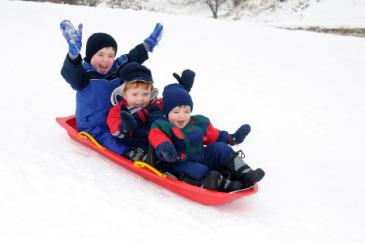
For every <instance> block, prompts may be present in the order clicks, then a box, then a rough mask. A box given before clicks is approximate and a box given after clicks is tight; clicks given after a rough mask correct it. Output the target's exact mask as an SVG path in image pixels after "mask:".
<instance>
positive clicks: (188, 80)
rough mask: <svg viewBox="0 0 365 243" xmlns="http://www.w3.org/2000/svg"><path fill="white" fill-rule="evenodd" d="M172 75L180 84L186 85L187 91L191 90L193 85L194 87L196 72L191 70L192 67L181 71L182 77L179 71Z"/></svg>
mask: <svg viewBox="0 0 365 243" xmlns="http://www.w3.org/2000/svg"><path fill="white" fill-rule="evenodd" d="M172 75H173V76H174V78H176V79H177V81H178V82H179V84H180V85H182V86H184V89H185V90H186V91H188V92H190V90H191V87H193V83H194V79H195V72H193V71H191V70H190V69H185V70H184V71H183V72H182V73H181V77H180V76H179V74H177V73H173V74H172Z"/></svg>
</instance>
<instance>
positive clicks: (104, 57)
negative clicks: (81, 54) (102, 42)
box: [90, 47, 115, 74]
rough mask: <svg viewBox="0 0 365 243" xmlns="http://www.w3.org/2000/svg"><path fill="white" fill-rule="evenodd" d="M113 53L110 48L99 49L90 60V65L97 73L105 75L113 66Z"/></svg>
mask: <svg viewBox="0 0 365 243" xmlns="http://www.w3.org/2000/svg"><path fill="white" fill-rule="evenodd" d="M114 58H115V51H114V49H113V48H112V47H104V48H103V49H100V50H99V51H98V52H97V53H95V55H94V56H93V57H92V58H91V60H90V64H91V65H92V66H93V67H94V68H95V69H96V70H97V71H98V72H99V73H104V74H105V73H107V72H108V71H109V70H110V69H111V68H112V66H113V63H114Z"/></svg>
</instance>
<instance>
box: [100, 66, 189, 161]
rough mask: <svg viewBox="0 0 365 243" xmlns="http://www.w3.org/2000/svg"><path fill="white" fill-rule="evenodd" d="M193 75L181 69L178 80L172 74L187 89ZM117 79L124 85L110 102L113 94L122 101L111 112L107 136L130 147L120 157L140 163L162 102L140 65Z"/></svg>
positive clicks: (128, 69)
mask: <svg viewBox="0 0 365 243" xmlns="http://www.w3.org/2000/svg"><path fill="white" fill-rule="evenodd" d="M194 76H195V74H194V72H192V71H190V70H184V71H183V73H182V75H181V77H180V76H179V75H177V74H176V73H174V77H175V78H176V79H178V81H179V83H181V84H184V85H185V87H186V89H189V90H190V88H191V86H192V84H193V82H194ZM120 79H121V81H122V82H123V84H122V85H121V86H120V87H119V88H117V90H116V91H115V92H113V95H112V103H114V98H115V97H114V96H115V95H119V96H121V97H122V99H121V100H120V101H119V102H118V103H117V104H116V105H114V106H113V107H112V108H111V109H110V111H109V114H108V118H107V125H108V127H109V131H110V133H111V134H112V135H113V136H115V137H117V138H118V139H120V141H121V142H122V143H123V144H125V145H127V146H128V147H129V149H128V150H127V151H126V152H124V154H123V156H125V157H127V158H129V159H131V160H134V161H135V160H143V159H145V158H143V156H144V155H146V154H147V152H148V147H149V142H148V132H149V129H150V127H151V124H152V122H153V121H154V120H156V119H159V118H162V99H161V98H160V99H157V91H156V89H154V87H153V79H152V74H151V71H150V70H149V69H148V68H147V67H145V66H143V65H141V64H139V63H135V62H133V63H129V64H127V65H125V66H124V67H123V68H122V69H121V71H120Z"/></svg>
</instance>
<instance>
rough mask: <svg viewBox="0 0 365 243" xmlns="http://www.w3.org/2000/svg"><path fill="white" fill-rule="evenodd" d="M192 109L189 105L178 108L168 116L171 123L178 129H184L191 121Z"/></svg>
mask: <svg viewBox="0 0 365 243" xmlns="http://www.w3.org/2000/svg"><path fill="white" fill-rule="evenodd" d="M190 116H191V108H190V106H188V105H182V106H176V107H175V108H174V109H172V110H171V111H170V112H169V114H168V119H169V121H170V122H171V123H172V124H174V125H175V126H176V127H178V128H180V129H181V128H184V127H185V126H186V125H187V124H188V123H189V121H190Z"/></svg>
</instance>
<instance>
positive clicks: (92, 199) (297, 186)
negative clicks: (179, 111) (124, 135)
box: [0, 0, 365, 243]
mask: <svg viewBox="0 0 365 243" xmlns="http://www.w3.org/2000/svg"><path fill="white" fill-rule="evenodd" d="M331 2H335V1H334V0H331V1H329V0H326V1H325V0H324V1H323V7H321V8H318V11H320V9H323V10H324V9H327V8H324V4H326V3H327V6H332V7H333V8H332V9H333V11H335V10H336V12H341V11H340V10H341V9H342V7H341V6H343V5H340V4H333V5H332V4H331ZM336 2H340V1H339V0H338V1H336ZM342 2H343V1H342ZM348 2H351V3H353V5H354V6H355V7H354V8H353V11H354V13H359V14H361V12H360V7H361V8H362V9H361V11H362V13H365V12H364V10H365V9H364V4H362V3H361V1H355V0H352V1H348ZM360 3H361V4H360ZM356 4H357V5H356ZM350 5H351V4H350V3H349V4H348V6H350ZM316 11H317V10H316ZM331 11H332V10H331ZM312 12H313V16H314V12H315V9H313V10H312ZM348 13H349V15H348V16H344V15H343V16H342V19H343V20H345V17H347V18H346V21H344V22H346V24H353V25H358V24H359V23H360V24H362V22H361V21H362V20H363V17H362V20H361V21H359V15H357V14H351V12H350V11H348ZM316 16H317V19H316V21H318V20H319V18H320V16H322V19H321V21H322V20H323V23H326V24H329V25H330V24H331V18H329V17H328V16H331V13H325V12H323V14H322V15H321V14H319V12H318V13H317V14H316ZM361 16H363V15H361ZM65 18H67V19H70V20H71V21H72V22H73V23H74V24H78V23H83V24H84V32H83V34H84V41H85V40H86V39H87V37H88V36H89V35H90V34H91V33H93V32H97V31H103V32H107V33H110V34H112V35H113V36H114V37H115V38H116V40H117V42H118V45H119V54H121V53H125V52H127V51H128V50H129V49H130V48H132V47H134V46H135V45H136V44H138V43H140V42H141V41H142V40H143V39H144V38H145V37H146V36H147V35H148V34H149V33H150V31H152V29H153V27H154V24H155V23H156V22H158V21H159V22H161V23H163V24H164V27H165V35H164V36H163V38H162V40H161V44H160V46H158V47H157V48H156V49H155V51H154V53H152V55H151V58H150V59H149V60H148V61H146V62H145V64H146V66H148V67H149V68H151V70H152V72H153V76H154V80H155V82H156V86H157V87H160V89H161V90H162V88H163V87H164V85H166V84H168V83H170V82H174V79H173V77H172V75H171V74H172V73H173V72H181V71H182V70H183V69H185V68H191V69H193V70H195V71H196V73H197V77H196V82H195V84H194V87H193V90H192V96H193V99H194V113H195V114H205V115H207V116H209V117H210V118H211V120H212V121H213V124H214V125H215V126H216V127H218V128H222V129H225V130H228V131H231V132H233V131H234V130H235V129H237V128H238V127H239V126H240V125H241V124H243V123H249V124H251V126H252V132H251V134H250V135H249V137H247V139H246V140H245V142H244V143H243V144H242V145H240V146H238V147H236V149H243V150H244V152H245V153H246V158H247V161H248V162H249V163H250V164H251V165H252V166H254V167H262V168H263V169H265V171H266V173H267V176H266V177H265V178H264V179H263V181H262V182H260V184H259V186H260V190H259V192H258V193H257V194H255V195H254V196H251V197H249V198H244V199H240V200H237V201H234V202H233V203H230V204H226V205H223V206H215V207H212V206H204V205H200V204H198V203H195V202H192V201H189V200H187V199H185V198H182V197H180V196H178V195H176V194H174V193H172V192H170V191H167V190H165V189H164V188H161V187H160V186H157V185H156V184H154V183H152V182H149V181H147V180H144V179H142V178H140V177H139V176H137V175H135V174H133V173H132V172H129V171H127V170H125V169H124V168H121V167H119V166H117V165H115V164H114V163H112V162H110V161H108V160H107V159H105V158H103V157H101V156H100V155H98V154H96V153H95V152H92V151H90V150H89V149H87V148H86V147H83V146H81V145H79V144H77V143H76V142H74V141H72V140H71V139H70V138H69V137H68V136H67V135H66V133H65V131H64V130H63V129H62V128H61V127H59V126H58V125H57V124H56V122H55V118H56V117H57V116H66V115H70V114H73V113H74V107H75V93H74V91H73V90H72V89H71V88H70V87H69V85H68V84H67V83H66V82H65V81H64V80H63V79H62V77H61V75H60V68H61V65H62V62H63V59H64V57H65V55H66V51H67V44H66V42H65V40H64V39H63V37H62V34H61V33H60V31H59V23H60V21H61V20H62V19H65ZM308 18H310V15H309V14H308ZM333 20H334V22H337V21H338V19H333ZM308 21H309V19H308ZM362 26H363V25H362ZM0 29H1V30H2V34H1V39H0V45H1V47H2V50H1V54H2V55H1V59H0V66H1V67H2V76H3V78H2V82H1V83H2V89H1V91H0V92H1V94H0V110H1V113H2V116H1V126H0V127H1V128H0V129H1V130H0V134H1V135H2V138H3V139H2V142H1V146H0V155H1V156H0V215H1V216H0V242H16V243H18V242H37V243H41V242H88V243H92V242H109V243H112V242H156V241H161V242H167V241H174V242H364V241H365V233H364V231H363V228H364V218H365V210H364V209H365V207H364V205H365V196H364V191H365V179H364V176H363V174H364V169H365V165H364V162H365V159H364V158H365V146H364V141H365V132H364V131H365V99H364V95H363V93H364V88H365V83H364V71H363V66H364V63H365V42H364V39H362V38H356V37H346V36H337V35H328V34H320V33H313V32H304V31H289V30H282V29H276V28H273V27H270V26H263V25H257V24H250V23H247V22H246V21H238V22H232V21H217V20H213V19H209V18H203V17H196V16H195V17H189V16H171V15H167V14H161V13H151V12H143V11H139V12H136V11H132V10H120V9H110V8H102V7H98V8H89V7H80V6H68V5H55V4H51V3H32V2H17V1H1V2H0ZM84 48H85V47H83V49H82V53H84V51H85V49H84Z"/></svg>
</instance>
